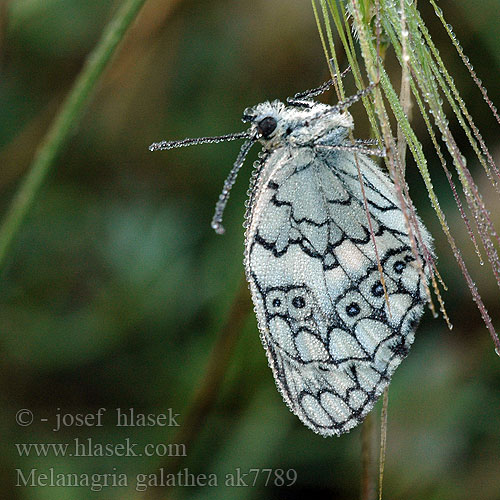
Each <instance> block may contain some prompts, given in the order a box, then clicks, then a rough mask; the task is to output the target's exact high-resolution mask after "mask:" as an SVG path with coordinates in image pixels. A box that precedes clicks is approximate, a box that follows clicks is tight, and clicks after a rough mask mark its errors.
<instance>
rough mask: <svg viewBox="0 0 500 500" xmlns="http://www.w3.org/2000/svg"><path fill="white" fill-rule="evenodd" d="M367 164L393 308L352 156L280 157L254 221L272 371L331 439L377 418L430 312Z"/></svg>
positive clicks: (400, 228) (286, 153) (262, 177)
mask: <svg viewBox="0 0 500 500" xmlns="http://www.w3.org/2000/svg"><path fill="white" fill-rule="evenodd" d="M356 157H357V162H358V165H359V167H360V170H361V172H362V176H363V186H364V189H365V194H366V199H367V201H368V206H369V212H370V219H371V226H372V230H373V233H374V235H375V241H376V246H377V251H378V255H379V257H380V262H381V264H382V267H383V273H384V279H385V285H386V289H387V293H388V297H389V300H388V302H389V308H388V306H387V301H386V299H385V297H384V290H383V287H382V285H381V283H380V273H379V270H378V267H377V258H376V254H375V247H374V245H373V241H372V238H371V234H370V226H369V222H368V218H367V215H366V210H365V206H364V201H363V195H362V192H361V187H360V182H359V178H358V169H357V166H356V159H355V156H354V154H353V153H352V152H345V151H331V150H330V151H324V150H323V151H322V150H321V149H320V148H318V147H317V148H310V147H303V148H298V147H291V146H286V147H281V148H278V149H276V150H274V151H272V152H271V153H268V155H267V156H266V157H265V158H264V159H263V160H262V161H261V168H260V169H257V171H256V174H255V177H254V181H253V186H252V187H251V197H250V201H249V209H248V213H247V233H246V247H245V267H246V273H247V278H248V281H249V283H250V289H251V293H252V299H253V301H254V305H255V310H256V313H257V319H258V324H259V330H260V333H261V340H262V342H263V345H264V348H265V350H266V353H267V356H268V360H269V364H270V366H271V368H272V370H273V374H274V377H275V380H276V383H277V386H278V388H279V390H280V392H281V394H282V395H283V398H284V400H285V402H286V403H287V405H288V406H289V407H290V409H291V410H292V412H293V413H295V414H296V415H297V416H298V417H299V418H300V419H301V420H302V421H303V422H304V423H305V424H306V425H307V426H308V427H310V428H311V429H313V430H314V431H315V432H318V433H320V434H323V435H333V434H337V435H338V434H341V433H343V432H346V431H348V430H349V429H351V428H352V427H354V426H355V425H357V424H358V423H360V422H361V421H362V420H363V418H364V417H365V416H366V414H367V413H368V412H369V411H370V410H371V409H372V408H373V405H374V404H375V402H376V400H377V399H378V397H379V396H380V394H381V392H382V391H383V389H384V388H385V386H386V385H387V384H388V383H389V381H390V378H391V376H392V374H393V372H394V370H395V369H396V368H397V366H398V365H399V364H400V362H401V361H402V360H403V359H404V357H405V356H406V354H407V353H408V349H409V347H410V345H411V343H412V342H413V339H414V332H415V328H416V325H417V323H418V320H419V318H420V316H421V315H422V313H423V304H424V302H425V288H424V283H423V282H422V279H421V275H420V274H419V271H418V267H417V263H416V262H415V259H414V257H413V255H412V251H411V246H410V241H409V237H408V230H407V229H406V225H405V218H404V215H403V213H402V211H401V209H400V207H399V204H398V202H397V199H396V196H395V194H394V193H395V187H394V185H393V183H392V182H391V181H390V180H389V178H388V177H387V176H386V175H385V174H383V173H382V171H381V170H380V169H379V168H378V167H377V166H376V165H375V164H374V163H373V162H372V161H371V160H370V159H369V158H368V157H366V156H365V155H363V154H358V153H357V154H356ZM418 225H419V227H418V229H419V232H420V234H421V236H422V240H423V242H424V244H425V245H426V246H430V245H431V242H430V237H429V235H428V233H427V231H426V230H425V228H424V227H423V225H421V223H420V222H418Z"/></svg>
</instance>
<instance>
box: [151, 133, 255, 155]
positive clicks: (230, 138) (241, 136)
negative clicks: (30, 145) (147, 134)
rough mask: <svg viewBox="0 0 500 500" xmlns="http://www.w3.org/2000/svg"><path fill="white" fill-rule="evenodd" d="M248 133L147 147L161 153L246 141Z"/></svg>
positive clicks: (185, 140) (161, 143) (170, 142)
mask: <svg viewBox="0 0 500 500" xmlns="http://www.w3.org/2000/svg"><path fill="white" fill-rule="evenodd" d="M249 137H250V135H249V133H248V132H236V133H234V134H227V135H219V136H217V137H197V138H195V139H182V140H181V141H161V142H153V144H151V146H149V150H150V151H162V150H165V149H173V148H182V147H184V146H194V145H196V144H207V143H216V142H224V141H235V140H237V139H248V138H249Z"/></svg>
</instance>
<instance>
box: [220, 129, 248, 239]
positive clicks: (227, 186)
mask: <svg viewBox="0 0 500 500" xmlns="http://www.w3.org/2000/svg"><path fill="white" fill-rule="evenodd" d="M244 137H247V138H248V137H249V136H248V134H247V135H245V136H244ZM254 143H255V139H254V138H251V139H249V140H248V141H245V142H244V143H243V146H241V149H240V152H239V154H238V157H237V158H236V161H235V162H234V165H233V168H232V169H231V171H230V172H229V175H228V176H227V179H226V180H225V181H224V186H223V188H222V192H221V194H220V195H219V200H218V201H217V203H216V204H215V213H214V216H213V219H212V223H211V226H212V229H214V230H215V232H216V233H217V234H223V233H224V231H225V229H224V227H223V225H222V215H223V214H224V209H225V208H226V205H227V202H228V200H229V193H230V192H231V188H232V187H233V186H234V183H235V182H236V177H237V176H238V172H239V171H240V168H241V167H242V166H243V163H244V162H245V158H246V156H247V154H248V152H249V151H250V148H251V147H252V146H253V145H254Z"/></svg>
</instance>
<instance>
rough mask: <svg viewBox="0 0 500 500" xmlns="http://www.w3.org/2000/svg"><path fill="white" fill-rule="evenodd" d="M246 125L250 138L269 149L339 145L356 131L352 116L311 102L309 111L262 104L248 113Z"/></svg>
mask: <svg viewBox="0 0 500 500" xmlns="http://www.w3.org/2000/svg"><path fill="white" fill-rule="evenodd" d="M242 120H243V122H248V123H250V124H251V128H250V130H249V134H250V136H251V137H254V138H255V139H256V140H258V141H260V142H261V143H262V144H263V145H264V147H266V148H275V147H279V146H282V145H284V144H286V143H287V142H289V143H290V144H294V145H296V146H306V145H312V144H314V143H317V142H323V141H325V140H326V141H327V142H328V143H329V144H340V143H341V142H343V141H344V139H345V138H346V137H347V135H348V133H349V130H350V129H352V128H353V120H352V117H351V115H350V114H349V113H347V112H342V111H340V110H339V109H338V108H335V107H333V106H329V105H327V104H322V103H318V102H312V101H311V106H310V107H305V106H304V107H298V106H286V105H285V104H283V103H282V102H280V101H272V102H263V103H261V104H257V105H256V106H254V107H252V108H247V109H245V111H244V113H243V118H242Z"/></svg>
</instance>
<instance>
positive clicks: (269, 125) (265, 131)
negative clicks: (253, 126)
mask: <svg viewBox="0 0 500 500" xmlns="http://www.w3.org/2000/svg"><path fill="white" fill-rule="evenodd" d="M277 125H278V123H277V122H276V120H275V119H274V118H273V117H272V116H266V118H264V119H262V120H261V121H260V122H259V123H258V124H257V130H258V131H259V133H260V134H261V135H262V137H264V138H267V137H269V136H270V135H271V134H272V133H273V132H274V131H275V129H276V126H277Z"/></svg>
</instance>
